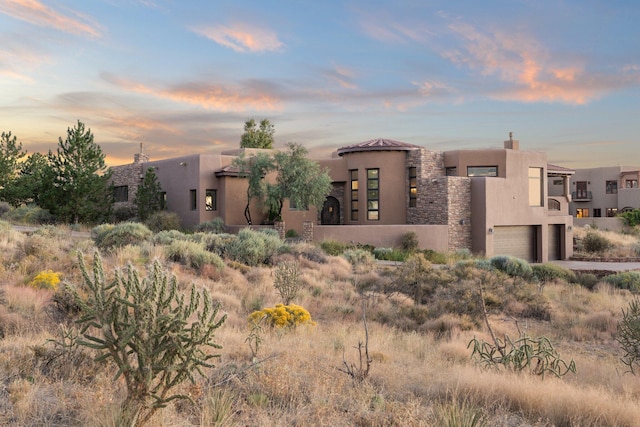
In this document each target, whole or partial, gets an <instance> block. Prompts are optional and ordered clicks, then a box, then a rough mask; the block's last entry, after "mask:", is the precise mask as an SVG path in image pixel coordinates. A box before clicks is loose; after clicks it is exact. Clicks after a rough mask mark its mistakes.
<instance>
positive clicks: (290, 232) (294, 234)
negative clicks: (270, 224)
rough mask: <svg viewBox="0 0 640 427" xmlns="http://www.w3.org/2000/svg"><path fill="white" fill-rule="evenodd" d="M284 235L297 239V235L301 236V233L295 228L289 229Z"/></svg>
mask: <svg viewBox="0 0 640 427" xmlns="http://www.w3.org/2000/svg"><path fill="white" fill-rule="evenodd" d="M284 237H285V238H287V239H295V238H297V237H300V235H299V234H298V232H297V231H296V230H294V229H293V228H291V229H289V230H287V231H286V232H285V233H284Z"/></svg>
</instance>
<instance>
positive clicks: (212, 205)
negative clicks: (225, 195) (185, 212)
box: [204, 190, 218, 211]
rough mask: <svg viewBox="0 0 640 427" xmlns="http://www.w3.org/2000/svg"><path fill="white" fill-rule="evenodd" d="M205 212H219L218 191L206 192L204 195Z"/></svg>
mask: <svg viewBox="0 0 640 427" xmlns="http://www.w3.org/2000/svg"><path fill="white" fill-rule="evenodd" d="M204 194H205V195H204V210H206V211H216V210H218V200H217V198H218V191H217V190H206V191H205V193H204Z"/></svg>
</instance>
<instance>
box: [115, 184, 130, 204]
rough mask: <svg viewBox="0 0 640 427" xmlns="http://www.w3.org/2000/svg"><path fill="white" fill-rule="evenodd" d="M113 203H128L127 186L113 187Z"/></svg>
mask: <svg viewBox="0 0 640 427" xmlns="http://www.w3.org/2000/svg"><path fill="white" fill-rule="evenodd" d="M113 201H114V202H128V201H129V186H128V185H118V186H116V187H113Z"/></svg>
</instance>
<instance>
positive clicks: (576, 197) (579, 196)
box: [571, 190, 592, 202]
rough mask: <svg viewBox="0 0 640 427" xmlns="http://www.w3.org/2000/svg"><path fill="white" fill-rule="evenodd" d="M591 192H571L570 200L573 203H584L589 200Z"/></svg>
mask: <svg viewBox="0 0 640 427" xmlns="http://www.w3.org/2000/svg"><path fill="white" fill-rule="evenodd" d="M591 198H592V197H591V191H587V190H579V191H573V192H572V193H571V199H572V200H573V201H574V202H585V201H588V200H591Z"/></svg>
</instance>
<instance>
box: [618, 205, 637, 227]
mask: <svg viewBox="0 0 640 427" xmlns="http://www.w3.org/2000/svg"><path fill="white" fill-rule="evenodd" d="M618 216H619V217H621V218H622V220H623V221H624V223H625V224H626V225H628V226H629V227H635V226H636V225H640V209H633V210H630V211H627V212H622V213H620V214H618Z"/></svg>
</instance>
